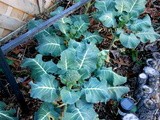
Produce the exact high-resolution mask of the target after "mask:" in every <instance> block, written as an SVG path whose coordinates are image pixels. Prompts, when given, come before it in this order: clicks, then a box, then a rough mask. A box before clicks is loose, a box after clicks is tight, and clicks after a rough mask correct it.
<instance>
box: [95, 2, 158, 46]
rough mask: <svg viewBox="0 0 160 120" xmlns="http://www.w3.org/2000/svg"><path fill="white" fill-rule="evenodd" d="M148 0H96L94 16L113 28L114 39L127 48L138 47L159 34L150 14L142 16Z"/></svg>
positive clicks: (154, 38)
mask: <svg viewBox="0 0 160 120" xmlns="http://www.w3.org/2000/svg"><path fill="white" fill-rule="evenodd" d="M145 4H146V0H96V2H95V7H96V8H97V11H96V14H94V17H95V18H96V19H97V20H99V21H101V22H102V24H103V25H104V26H105V27H107V28H111V29H112V30H113V37H114V41H116V40H120V42H121V44H122V45H123V46H124V47H126V48H136V47H137V46H138V44H139V43H140V42H143V43H146V42H148V41H150V42H153V41H155V40H156V39H157V38H158V37H159V36H160V35H158V34H157V33H156V32H155V31H154V29H153V27H152V24H151V19H150V16H149V15H145V16H144V17H142V16H140V15H141V14H142V13H143V11H144V9H145Z"/></svg>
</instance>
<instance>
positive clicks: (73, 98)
mask: <svg viewBox="0 0 160 120" xmlns="http://www.w3.org/2000/svg"><path fill="white" fill-rule="evenodd" d="M60 94H61V98H62V101H63V103H64V104H74V103H75V102H77V101H78V100H79V98H80V97H81V92H80V91H74V90H68V89H67V88H66V87H63V88H62V90H61V92H60Z"/></svg>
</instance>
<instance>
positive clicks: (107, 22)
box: [99, 11, 116, 27]
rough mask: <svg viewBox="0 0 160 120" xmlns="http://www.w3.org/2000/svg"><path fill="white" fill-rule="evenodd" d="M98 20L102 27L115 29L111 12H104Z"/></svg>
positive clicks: (114, 21) (114, 20)
mask: <svg viewBox="0 0 160 120" xmlns="http://www.w3.org/2000/svg"><path fill="white" fill-rule="evenodd" d="M99 20H100V21H101V22H102V23H103V25H104V26H106V27H115V26H116V19H115V16H114V14H113V12H110V11H108V12H105V13H104V14H103V15H102V16H101V17H100V18H99Z"/></svg>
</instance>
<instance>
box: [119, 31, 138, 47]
mask: <svg viewBox="0 0 160 120" xmlns="http://www.w3.org/2000/svg"><path fill="white" fill-rule="evenodd" d="M119 39H120V42H121V44H122V45H123V46H124V47H126V48H136V47H137V46H138V44H139V43H140V40H139V39H138V38H137V37H136V36H135V35H134V34H133V33H131V34H126V33H121V34H120V37H119Z"/></svg>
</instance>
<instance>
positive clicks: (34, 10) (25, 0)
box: [0, 0, 39, 15]
mask: <svg viewBox="0 0 160 120" xmlns="http://www.w3.org/2000/svg"><path fill="white" fill-rule="evenodd" d="M0 2H3V3H5V4H7V5H10V6H12V7H14V8H17V9H19V10H21V11H24V12H26V13H28V14H32V15H34V14H38V13H39V8H38V5H36V4H33V3H31V2H30V1H29V0H0Z"/></svg>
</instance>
